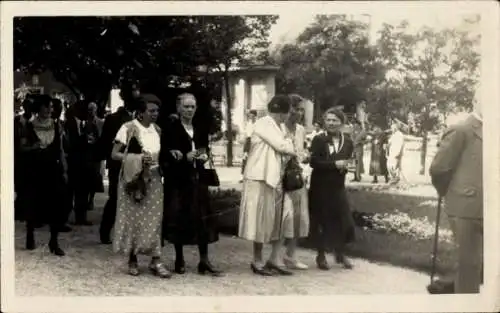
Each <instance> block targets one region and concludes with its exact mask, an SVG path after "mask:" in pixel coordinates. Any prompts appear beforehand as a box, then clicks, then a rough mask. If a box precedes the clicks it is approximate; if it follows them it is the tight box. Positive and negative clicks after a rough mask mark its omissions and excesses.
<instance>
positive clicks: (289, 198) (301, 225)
mask: <svg viewBox="0 0 500 313" xmlns="http://www.w3.org/2000/svg"><path fill="white" fill-rule="evenodd" d="M290 98H291V107H290V112H289V113H288V117H287V119H286V121H285V122H284V123H283V124H282V125H281V127H282V129H283V131H284V133H285V134H286V135H285V137H287V138H290V139H291V141H292V142H293V145H294V148H295V151H296V153H297V158H298V161H299V162H300V163H301V165H302V167H303V168H306V165H304V164H303V162H304V161H306V160H307V158H308V153H307V150H306V149H305V141H306V130H305V128H304V127H303V126H302V125H301V124H300V123H301V122H302V120H303V118H304V114H305V109H304V105H305V103H306V102H305V101H304V99H303V98H302V97H300V96H298V95H290ZM306 172H307V171H304V172H303V174H306ZM304 178H305V177H304ZM283 232H284V237H285V239H286V241H285V244H286V255H285V257H284V259H283V261H284V264H285V265H286V266H287V267H288V268H289V269H295V270H305V269H307V268H308V266H307V265H306V264H304V263H302V262H300V261H298V260H297V259H296V253H295V251H296V248H297V240H298V239H299V238H306V237H307V236H308V235H309V207H308V198H307V188H306V185H304V187H303V188H301V189H299V190H295V191H291V192H285V197H284V203H283Z"/></svg>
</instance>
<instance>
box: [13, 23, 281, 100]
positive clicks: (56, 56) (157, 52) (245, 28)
mask: <svg viewBox="0 0 500 313" xmlns="http://www.w3.org/2000/svg"><path fill="white" fill-rule="evenodd" d="M275 20H276V17H274V16H153V17H151V16H148V17H77V18H75V17H50V18H49V17H20V18H16V19H15V23H14V26H15V31H14V49H15V53H14V55H15V60H14V63H15V68H16V69H20V70H24V71H29V72H36V71H40V70H45V69H48V70H50V71H52V73H53V74H54V76H55V77H56V79H58V80H60V81H61V82H62V83H64V84H66V85H67V86H68V87H69V88H70V89H71V90H72V91H73V92H74V93H75V94H76V95H85V96H86V97H94V98H95V97H97V98H101V97H105V96H104V94H106V95H107V94H109V90H110V88H111V87H112V86H117V85H119V84H120V82H121V81H122V80H124V79H128V78H134V79H137V80H139V81H141V82H142V81H148V80H151V79H153V80H159V81H161V84H162V85H163V86H166V85H168V84H169V83H174V85H179V84H181V83H182V81H186V80H187V81H191V80H193V79H196V77H193V76H195V75H193V74H195V73H198V74H200V73H199V71H198V70H199V67H198V66H199V65H205V66H208V67H214V66H216V67H218V66H219V65H220V64H221V63H223V64H230V63H231V62H233V61H234V60H237V59H252V58H258V56H255V55H254V54H252V53H251V52H253V51H259V49H260V50H262V49H264V48H266V44H267V35H268V32H269V28H270V26H271V25H272V23H274V22H275ZM40 30H43V31H42V32H41V31H40ZM207 71H208V69H207V70H205V71H204V73H201V75H203V74H205V77H201V78H205V79H206V78H207V77H206V72H207ZM176 77H180V78H181V79H180V80H179V79H177V80H176V79H175V78H176ZM198 78H199V77H198Z"/></svg>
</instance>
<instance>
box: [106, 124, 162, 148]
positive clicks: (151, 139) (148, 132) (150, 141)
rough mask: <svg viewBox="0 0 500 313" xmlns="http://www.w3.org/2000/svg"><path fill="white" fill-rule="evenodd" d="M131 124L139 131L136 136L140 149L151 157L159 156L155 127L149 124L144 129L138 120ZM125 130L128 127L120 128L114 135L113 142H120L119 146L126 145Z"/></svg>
mask: <svg viewBox="0 0 500 313" xmlns="http://www.w3.org/2000/svg"><path fill="white" fill-rule="evenodd" d="M133 123H134V124H135V126H137V129H138V131H139V132H138V134H137V136H138V137H139V138H138V139H139V140H140V142H141V144H142V149H143V150H144V151H145V152H148V153H151V154H153V155H157V154H159V152H160V147H161V145H160V135H159V134H158V131H157V130H156V128H155V126H154V125H153V124H151V125H149V126H148V127H145V126H144V125H142V124H141V123H140V122H139V121H138V120H133ZM127 129H128V127H127V125H126V124H124V125H122V127H120V129H119V130H118V133H117V134H116V138H115V140H116V141H118V142H120V143H121V144H124V145H126V144H127Z"/></svg>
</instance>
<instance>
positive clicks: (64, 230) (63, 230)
mask: <svg viewBox="0 0 500 313" xmlns="http://www.w3.org/2000/svg"><path fill="white" fill-rule="evenodd" d="M72 230H73V229H71V227H69V226H68V225H63V226H61V227H59V232H61V233H69V232H71V231H72Z"/></svg>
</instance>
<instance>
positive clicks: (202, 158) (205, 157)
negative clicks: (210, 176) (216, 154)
mask: <svg viewBox="0 0 500 313" xmlns="http://www.w3.org/2000/svg"><path fill="white" fill-rule="evenodd" d="M196 159H197V160H200V161H201V162H206V161H208V155H207V154H206V153H201V154H199V155H198V156H197V157H196Z"/></svg>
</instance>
